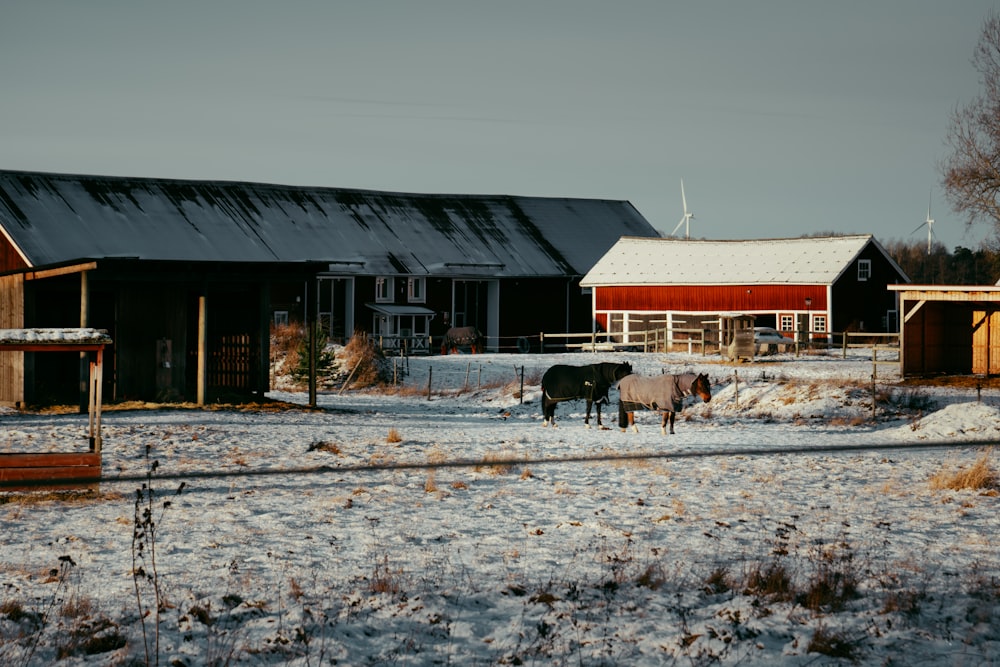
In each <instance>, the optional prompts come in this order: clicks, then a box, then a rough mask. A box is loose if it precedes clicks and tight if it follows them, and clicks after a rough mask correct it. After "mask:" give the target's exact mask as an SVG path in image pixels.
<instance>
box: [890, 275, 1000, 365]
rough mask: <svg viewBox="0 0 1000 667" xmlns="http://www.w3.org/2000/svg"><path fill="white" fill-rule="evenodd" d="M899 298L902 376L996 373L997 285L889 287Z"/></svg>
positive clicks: (999, 348) (999, 351) (999, 332)
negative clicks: (901, 322) (901, 321)
mask: <svg viewBox="0 0 1000 667" xmlns="http://www.w3.org/2000/svg"><path fill="white" fill-rule="evenodd" d="M889 290H890V291H891V292H893V293H895V294H897V295H898V296H899V307H900V313H901V314H902V320H903V324H902V327H901V328H900V372H901V374H902V375H903V377H907V376H926V375H968V374H973V375H984V376H991V375H1000V286H997V285H893V286H890V287H889Z"/></svg>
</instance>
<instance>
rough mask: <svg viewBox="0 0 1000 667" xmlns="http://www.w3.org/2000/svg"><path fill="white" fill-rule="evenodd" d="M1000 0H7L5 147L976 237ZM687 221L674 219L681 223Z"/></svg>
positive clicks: (755, 226) (183, 170)
mask: <svg viewBox="0 0 1000 667" xmlns="http://www.w3.org/2000/svg"><path fill="white" fill-rule="evenodd" d="M998 4H1000V3H998V2H996V1H994V0H960V2H952V3H943V2H940V1H939V0H879V1H874V2H873V1H869V0H848V1H845V2H818V1H805V2H803V1H801V0H760V1H757V2H736V1H730V2H722V1H718V2H698V3H682V2H668V1H662V0H648V1H645V0H620V1H618V2H598V1H591V0H572V1H570V0H550V1H538V0H506V1H504V2H496V1H492V2H482V1H480V0H454V1H447V0H427V1H423V2H413V1H404V0H370V1H366V2H343V1H341V2H330V1H326V0H287V1H285V2H281V3H278V2H263V1H260V0H210V1H202V0H199V1H194V0H174V1H172V2H169V3H167V2H159V3H156V2H133V1H129V0H122V1H109V0H91V1H88V2H74V1H69V0H67V1H62V2H59V1H56V0H7V1H6V2H4V3H3V6H2V8H0V82H2V86H3V102H2V104H0V147H2V149H0V169H14V170H31V171H45V172H64V173H74V174H103V175H113V176H132V177H162V178H181V179H195V180H226V181H250V182H262V183H277V184H286V185H304V186H318V187H338V188H362V189H371V190H382V191H397V192H415V193H423V192H427V193H448V194H506V195H521V196H543V197H583V198H598V199H614V200H627V201H629V202H631V203H632V204H633V205H634V206H635V207H636V209H637V210H638V211H639V212H640V213H641V214H642V215H643V216H644V217H645V218H646V219H647V220H648V221H649V222H650V223H651V224H652V225H653V226H654V227H656V228H657V229H659V230H660V231H661V232H663V233H665V234H671V233H673V232H674V230H675V228H676V227H677V225H678V223H679V222H680V221H681V220H682V218H683V214H684V208H683V204H682V198H681V182H682V181H683V183H684V193H685V196H686V200H687V206H688V211H689V212H690V213H693V215H694V218H693V219H692V220H691V221H690V235H691V237H692V238H707V239H748V238H784V237H798V236H802V235H807V234H818V233H871V234H874V235H875V236H876V238H878V239H879V240H880V241H882V242H887V241H894V240H904V241H913V242H921V241H923V242H926V239H927V230H926V227H922V228H920V229H918V227H921V225H923V223H924V222H925V220H926V219H927V217H928V208H930V217H931V218H932V219H933V220H934V221H935V222H934V225H933V232H934V234H935V236H936V238H937V239H938V240H939V241H940V242H941V243H943V244H944V246H945V247H946V248H947V249H948V250H953V249H954V247H956V246H964V247H970V248H973V247H978V245H979V243H980V241H981V240H982V239H983V238H992V237H993V235H994V232H993V230H992V229H991V228H989V227H988V226H982V225H981V226H978V227H976V228H973V229H968V228H967V227H966V224H965V221H964V219H962V218H960V217H959V216H958V215H957V214H955V213H954V212H952V211H951V210H950V209H949V207H948V205H947V202H946V200H945V197H944V192H943V190H942V188H941V185H940V183H941V180H942V179H941V172H940V164H941V161H942V160H943V159H944V158H945V157H946V155H947V145H946V141H945V140H946V137H947V133H948V129H949V125H950V118H951V114H952V113H953V112H954V110H955V109H956V108H957V107H958V106H960V105H964V104H967V103H968V102H969V101H971V100H972V99H973V98H974V97H975V96H976V95H978V94H979V92H980V81H979V78H978V74H977V73H976V71H975V69H974V68H973V66H972V64H971V57H972V54H973V49H974V48H975V45H976V42H977V41H978V39H979V36H980V32H981V30H982V26H983V22H984V20H985V18H986V17H987V16H988V15H989V14H990V12H992V11H995V10H996V9H997V6H998ZM684 231H685V230H684V227H683V226H682V227H681V229H679V230H677V233H678V234H679V235H683V234H684Z"/></svg>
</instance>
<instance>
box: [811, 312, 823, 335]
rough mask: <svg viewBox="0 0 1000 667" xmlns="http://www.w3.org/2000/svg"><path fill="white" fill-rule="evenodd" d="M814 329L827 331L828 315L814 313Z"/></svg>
mask: <svg viewBox="0 0 1000 667" xmlns="http://www.w3.org/2000/svg"><path fill="white" fill-rule="evenodd" d="M812 330H813V331H816V332H819V331H826V315H813V321H812Z"/></svg>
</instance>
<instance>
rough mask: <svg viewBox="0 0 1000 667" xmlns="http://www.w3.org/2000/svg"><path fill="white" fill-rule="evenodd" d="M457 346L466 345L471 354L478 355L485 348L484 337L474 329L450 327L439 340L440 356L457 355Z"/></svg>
mask: <svg viewBox="0 0 1000 667" xmlns="http://www.w3.org/2000/svg"><path fill="white" fill-rule="evenodd" d="M459 345H467V346H468V347H469V351H470V352H472V354H479V353H480V352H482V351H483V348H484V347H485V346H486V336H484V335H483V334H482V333H481V332H480V331H479V329H477V328H476V327H452V328H450V329H448V331H446V332H445V334H444V338H443V339H442V340H441V354H457V353H458V346H459Z"/></svg>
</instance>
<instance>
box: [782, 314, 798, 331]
mask: <svg viewBox="0 0 1000 667" xmlns="http://www.w3.org/2000/svg"><path fill="white" fill-rule="evenodd" d="M778 320H779V321H778V331H795V315H792V314H790V313H785V314H782V315H781V316H780V317H779V318H778Z"/></svg>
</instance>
